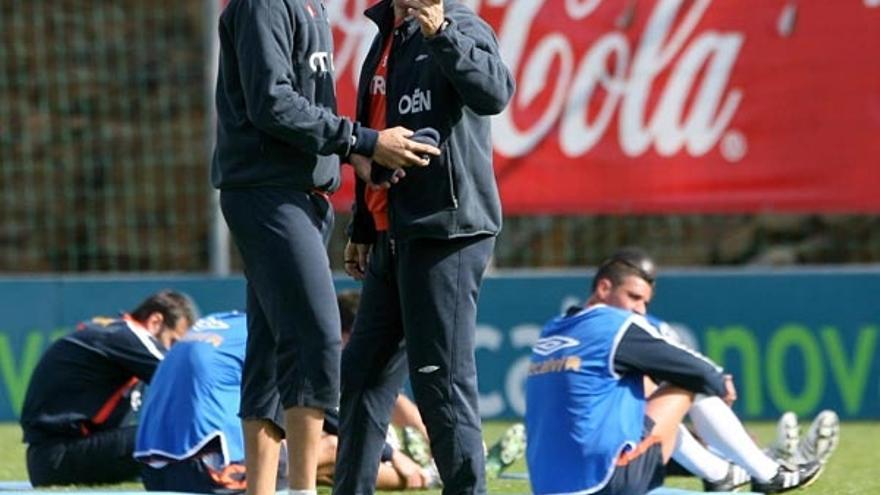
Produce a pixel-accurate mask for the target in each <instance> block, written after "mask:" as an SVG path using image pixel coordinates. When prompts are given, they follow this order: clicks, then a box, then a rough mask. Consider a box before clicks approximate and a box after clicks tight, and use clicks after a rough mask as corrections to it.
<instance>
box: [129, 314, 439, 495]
mask: <svg viewBox="0 0 880 495" xmlns="http://www.w3.org/2000/svg"><path fill="white" fill-rule="evenodd" d="M340 307H341V309H344V308H343V307H342V301H341V300H340ZM342 321H343V322H346V321H350V319H348V320H346V318H345V317H343V319H342ZM246 340H247V321H246V317H245V315H244V314H243V313H239V312H228V313H216V314H212V315H209V316H207V317H205V318H203V319H201V320H199V321H198V322H197V323H196V324H195V325H194V327H193V329H192V330H191V331H190V332H189V334H188V335H187V336H186V338H184V339H183V340H182V341H181V342H180V343H178V345H176V346H175V348H174V349H172V351H171V352H169V353H168V356H167V357H166V359H165V361H164V362H163V363H162V365H161V366H160V367H159V369H158V371H157V372H156V376H155V377H154V379H153V382H152V384H151V386H150V389H149V390H148V392H147V397H146V401H145V404H144V410H143V420H142V422H141V424H140V427H139V429H138V435H137V445H136V449H135V454H134V455H135V458H137V460H139V461H141V462H142V463H143V464H142V466H143V473H142V478H143V482H144V486H145V487H146V488H147V489H148V490H151V491H187V492H195V493H231V492H240V491H244V490H245V489H246V480H247V478H246V472H245V468H244V441H243V434H242V429H241V420H240V419H239V418H238V416H237V413H238V404H239V401H238V399H239V397H240V386H241V371H242V364H243V361H244V354H245V344H246ZM326 413H327V415H326V417H325V422H324V431H325V434H324V436H323V437H322V439H321V446H320V451H319V461H318V478H319V480H321V481H323V482H324V483H328V484H329V483H330V482H332V476H333V472H334V470H335V463H336V445H337V441H336V440H337V437H336V435H337V428H338V426H337V420H336V414H335V411H327V412H326ZM266 419H267V420H269V421H271V422H273V423H274V424H275V426H276V427H278V428H279V430H281V431H283V425H284V422H283V421H282V419H283V411H282V410H281V409H280V407H279V408H278V410H277V411H276V415H275V416H274V417H271V418H266ZM285 459H286V456H284V455H281V456H280V460H281V461H282V462H283V461H284V460H285ZM382 460H383V463H382V465H381V466H380V471H379V478H378V479H377V487H378V488H380V489H406V488H426V487H428V486H431V485H433V484H434V483H435V481H434V480H435V479H436V475H435V474H434V473H432V472H430V470H427V469H423V468H421V467H420V466H418V465H417V464H416V463H415V462H413V461H412V460H411V459H409V458H408V457H407V456H406V455H404V454H403V453H402V452H400V451H399V450H397V449H394V448H393V447H392V446H391V445H389V444H386V446H385V450H384V452H383V457H382ZM285 470H286V467H285V466H284V465H279V476H278V485H277V486H278V489H283V488H284V487H285V485H286V480H285V478H286V476H285Z"/></svg>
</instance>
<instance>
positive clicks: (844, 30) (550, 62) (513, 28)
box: [325, 0, 880, 214]
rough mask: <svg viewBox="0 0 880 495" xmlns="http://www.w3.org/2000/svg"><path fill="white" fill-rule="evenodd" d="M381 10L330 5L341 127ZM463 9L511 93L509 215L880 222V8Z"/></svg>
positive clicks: (647, 2) (505, 136)
mask: <svg viewBox="0 0 880 495" xmlns="http://www.w3.org/2000/svg"><path fill="white" fill-rule="evenodd" d="M373 1H374V0H327V1H326V2H325V3H326V6H327V8H328V9H329V13H330V15H331V21H332V22H333V25H334V34H335V40H336V54H335V66H336V70H337V75H338V88H339V89H338V92H339V101H340V104H341V108H340V111H341V112H342V113H344V114H346V115H352V114H353V108H354V99H355V85H356V84H357V83H356V81H357V73H358V71H359V69H360V62H361V60H362V59H363V55H364V53H365V51H366V50H367V48H368V47H369V43H370V40H371V38H372V36H373V33H374V30H373V27H372V26H371V25H370V23H368V22H367V21H366V20H365V19H364V17H363V16H362V12H363V10H364V9H365V8H367V7H368V6H369V5H370V4H372V3H373ZM465 3H467V4H469V5H470V6H471V7H473V8H474V9H475V10H476V11H477V12H479V14H480V15H481V16H482V17H483V18H484V19H486V20H487V21H488V22H489V23H490V24H491V25H492V26H493V27H494V28H495V30H496V33H497V34H498V39H499V43H500V46H501V50H502V53H503V56H504V57H505V60H506V61H507V63H508V65H509V66H510V68H511V70H512V71H513V72H514V74H515V77H516V81H517V92H516V94H515V96H514V99H513V101H512V102H511V104H510V107H509V108H508V109H507V110H506V111H505V112H504V113H503V114H502V115H499V116H498V117H496V118H495V119H494V121H493V133H494V134H493V140H494V147H495V170H496V174H497V177H498V182H499V185H500V188H501V196H502V199H503V202H504V208H505V212H506V213H508V214H511V213H512V214H527V213H672V212H756V211H792V212H795V211H796V212H841V211H847V212H878V211H880V187H878V186H880V0H839V1H819V0H816V1H795V0H737V1H733V0H716V1H712V0H471V1H469V2H465ZM346 169H347V172H346V173H347V179H348V180H347V181H346V185H345V187H344V188H343V189H342V191H340V193H339V194H337V195H336V197H335V203H336V205H337V207H338V208H343V209H344V208H348V207H349V205H350V204H351V198H352V194H351V191H352V187H351V184H352V183H351V180H350V179H351V174H350V170H349V168H348V167H346Z"/></svg>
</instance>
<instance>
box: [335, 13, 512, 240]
mask: <svg viewBox="0 0 880 495" xmlns="http://www.w3.org/2000/svg"><path fill="white" fill-rule="evenodd" d="M444 8H445V16H446V19H447V21H449V24H448V25H447V27H446V28H445V29H443V30H442V31H440V32H439V33H438V34H437V35H435V36H433V37H431V38H430V39H426V38H425V37H424V36H423V35H422V33H421V30H420V26H419V23H418V21H416V20H415V19H412V18H407V19H406V20H405V21H404V22H403V23H402V24H401V25H400V26H398V27H397V28H395V27H394V9H393V6H392V2H391V0H382V1H380V2H379V3H377V4H376V5H374V6H373V7H371V8H369V9H368V10H367V11H366V15H367V17H368V18H370V19H371V20H372V21H373V22H375V23H376V24H377V25H378V26H379V33H378V35H377V36H376V38H375V40H374V41H373V44H372V46H371V47H370V51H369V52H368V54H367V57H366V59H365V61H364V64H363V67H362V69H361V78H360V84H359V86H358V102H357V103H358V104H357V119H358V121H359V122H369V115H368V112H369V98H370V96H369V92H368V90H369V85H370V82H371V80H372V77H373V75H374V74H375V73H376V67H377V65H378V63H379V59H380V58H381V55H382V53H381V52H382V48H383V41H384V40H385V39H386V36H393V37H394V39H393V40H392V46H391V53H390V56H389V60H388V79H387V82H386V99H387V105H388V106H387V110H386V119H387V125H388V127H389V128H390V127H395V126H398V125H399V126H404V127H407V128H409V129H412V130H417V129H419V128H422V127H433V128H434V129H437V130H438V131H439V133H440V150H441V152H442V154H441V155H440V156H439V157H435V158H432V160H431V163H430V165H428V166H427V167H409V168H407V169H406V177H405V178H403V179H402V180H401V181H400V182H399V183H398V184H395V185H394V186H392V187H391V189H389V190H388V215H389V220H390V224H391V227H390V228H391V235H392V236H393V237H394V238H396V239H401V240H404V239H411V238H439V239H451V238H456V237H467V236H473V235H479V234H492V235H494V234H497V233H498V232H499V231H500V229H501V201H500V199H499V196H498V187H497V184H496V182H495V174H494V170H493V167H492V139H491V135H490V119H489V116H490V115H495V114H497V113H500V112H501V111H502V110H504V108H505V107H506V106H507V103H508V101H510V98H511V96H512V95H513V90H514V80H513V76H512V75H511V73H510V70H509V69H508V68H507V66H506V65H505V64H504V62H503V61H502V60H501V55H500V54H499V51H498V43H497V40H496V39H495V34H494V33H493V31H492V29H491V28H490V27H489V25H488V24H486V22H484V21H483V20H482V19H480V17H479V16H477V15H476V14H475V13H474V12H473V11H472V10H471V9H469V8H468V7H466V6H464V5H462V4H461V3H459V2H458V1H453V0H446V1H444ZM374 166H379V165H374ZM364 187H365V183H364V182H363V181H361V180H360V179H358V181H357V187H356V202H355V206H354V216H353V219H352V225H351V228H350V235H351V240H352V242H355V243H361V244H370V243H373V242H374V241H375V236H376V234H375V228H374V225H373V219H372V216H371V215H370V212H369V211H368V209H367V206H366V203H365V202H364Z"/></svg>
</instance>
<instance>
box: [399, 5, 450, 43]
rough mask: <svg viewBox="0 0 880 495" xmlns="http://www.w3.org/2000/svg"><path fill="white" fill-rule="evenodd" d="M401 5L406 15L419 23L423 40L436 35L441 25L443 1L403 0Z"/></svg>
mask: <svg viewBox="0 0 880 495" xmlns="http://www.w3.org/2000/svg"><path fill="white" fill-rule="evenodd" d="M403 5H404V6H405V7H406V14H407V15H411V16H413V17H414V18H415V19H416V20H417V21H419V24H420V25H421V27H422V35H423V36H424V37H425V38H431V37H433V36H434V35H436V34H437V31H438V30H440V26H442V25H443V21H444V20H445V19H444V17H443V14H444V12H443V0H403Z"/></svg>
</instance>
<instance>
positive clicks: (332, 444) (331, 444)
mask: <svg viewBox="0 0 880 495" xmlns="http://www.w3.org/2000/svg"><path fill="white" fill-rule="evenodd" d="M338 445H339V437H337V436H336V435H322V436H321V447H320V449H321V452H320V453H319V454H318V484H319V485H327V486H333V475H334V474H335V473H336V448H337V446H338Z"/></svg>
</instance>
